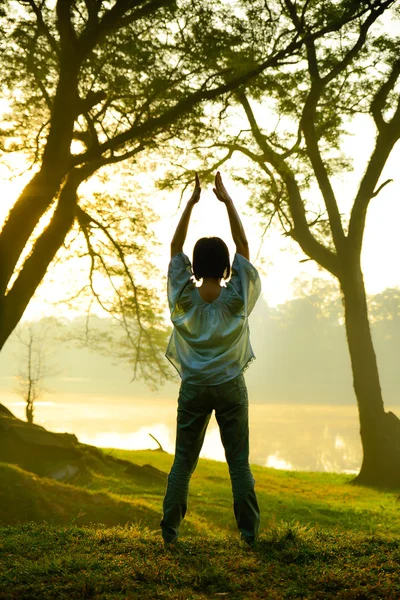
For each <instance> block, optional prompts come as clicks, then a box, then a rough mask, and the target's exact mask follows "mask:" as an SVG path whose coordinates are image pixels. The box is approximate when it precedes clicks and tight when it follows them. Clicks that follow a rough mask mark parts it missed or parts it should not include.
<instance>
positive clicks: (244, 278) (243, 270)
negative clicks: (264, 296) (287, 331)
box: [228, 253, 261, 316]
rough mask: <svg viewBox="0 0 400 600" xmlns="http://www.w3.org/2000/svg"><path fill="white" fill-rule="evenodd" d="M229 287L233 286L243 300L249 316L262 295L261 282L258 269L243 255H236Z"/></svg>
mask: <svg viewBox="0 0 400 600" xmlns="http://www.w3.org/2000/svg"><path fill="white" fill-rule="evenodd" d="M228 285H232V286H233V287H234V289H235V291H236V292H237V293H238V294H239V296H240V297H241V298H242V300H243V304H244V309H245V313H246V315H247V316H248V315H249V314H250V313H251V311H252V310H253V308H254V305H255V303H256V302H257V300H258V297H259V296H260V294H261V280H260V276H259V274H258V271H257V269H256V268H255V267H254V266H253V265H252V264H251V262H249V261H248V260H247V259H246V258H245V257H244V256H242V255H241V254H237V253H236V254H235V258H234V260H233V264H232V276H231V279H230V281H229V284H228Z"/></svg>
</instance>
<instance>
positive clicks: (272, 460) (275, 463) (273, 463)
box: [265, 452, 293, 471]
mask: <svg viewBox="0 0 400 600" xmlns="http://www.w3.org/2000/svg"><path fill="white" fill-rule="evenodd" d="M265 466H266V467H270V468H272V469H284V470H285V471H292V470H293V465H292V463H290V462H287V461H286V460H284V459H283V458H279V452H275V454H270V455H269V456H268V458H267V460H266V462H265Z"/></svg>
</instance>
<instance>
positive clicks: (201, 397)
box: [161, 384, 212, 542]
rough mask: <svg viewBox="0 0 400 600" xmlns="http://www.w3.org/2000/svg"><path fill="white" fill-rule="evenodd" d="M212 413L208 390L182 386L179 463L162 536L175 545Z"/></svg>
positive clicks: (169, 492)
mask: <svg viewBox="0 0 400 600" xmlns="http://www.w3.org/2000/svg"><path fill="white" fill-rule="evenodd" d="M211 412H212V407H211V405H210V399H209V394H208V393H207V387H205V386H197V385H196V386H195V385H187V384H186V385H185V384H182V385H181V389H180V392H179V398H178V417H177V430H176V448H175V459H174V463H173V465H172V469H171V472H170V474H169V475H168V483H167V490H166V493H165V498H164V503H163V511H164V514H163V518H162V521H161V529H162V535H163V538H164V540H165V541H166V542H173V541H175V540H176V538H177V537H178V533H179V527H180V524H181V522H182V519H183V518H184V516H185V513H186V508H187V497H188V493H189V482H190V478H191V476H192V473H193V471H194V470H195V468H196V465H197V462H198V459H199V454H200V450H201V448H202V446H203V442H204V436H205V434H206V429H207V425H208V423H209V421H210V417H211Z"/></svg>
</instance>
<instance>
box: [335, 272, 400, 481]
mask: <svg viewBox="0 0 400 600" xmlns="http://www.w3.org/2000/svg"><path fill="white" fill-rule="evenodd" d="M341 287H342V293H343V299H344V308H345V323H346V334H347V342H348V346H349V351H350V359H351V365H352V370H353V383H354V390H355V393H356V398H357V403H358V410H359V415H360V434H361V442H362V447H363V461H362V465H361V470H360V473H359V474H358V476H357V477H356V479H355V483H361V484H365V485H373V486H378V487H391V488H396V487H400V420H399V419H398V418H397V417H396V416H395V415H394V414H393V413H391V412H389V413H385V410H384V406H383V399H382V391H381V386H380V381H379V372H378V365H377V361H376V355H375V350H374V346H373V342H372V337H371V330H370V326H369V321H368V308H367V299H366V294H365V286H364V279H363V275H362V272H361V268H360V267H359V266H358V267H356V268H352V269H350V268H349V269H347V270H346V272H345V273H344V274H343V276H342V277H341Z"/></svg>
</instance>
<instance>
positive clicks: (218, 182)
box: [189, 171, 231, 204]
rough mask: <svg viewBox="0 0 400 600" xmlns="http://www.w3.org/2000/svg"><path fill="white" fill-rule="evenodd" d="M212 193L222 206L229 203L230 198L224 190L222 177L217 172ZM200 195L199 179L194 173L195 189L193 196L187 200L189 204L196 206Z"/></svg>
mask: <svg viewBox="0 0 400 600" xmlns="http://www.w3.org/2000/svg"><path fill="white" fill-rule="evenodd" d="M213 192H214V194H215V195H216V196H217V198H218V200H220V202H223V203H224V204H226V203H227V202H230V201H231V197H230V196H229V194H228V192H227V191H226V189H225V186H224V184H223V183H222V177H221V173H220V172H219V171H217V174H216V175H215V188H213ZM200 193H201V187H200V179H199V176H198V174H197V173H196V176H195V187H194V190H193V194H192V196H191V198H190V200H189V203H190V204H196V203H197V202H198V201H199V200H200Z"/></svg>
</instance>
